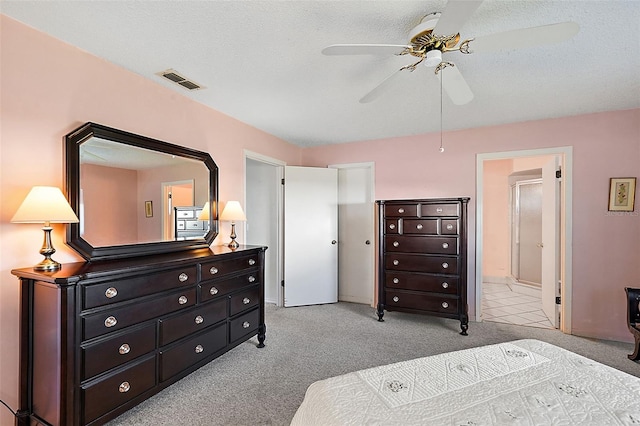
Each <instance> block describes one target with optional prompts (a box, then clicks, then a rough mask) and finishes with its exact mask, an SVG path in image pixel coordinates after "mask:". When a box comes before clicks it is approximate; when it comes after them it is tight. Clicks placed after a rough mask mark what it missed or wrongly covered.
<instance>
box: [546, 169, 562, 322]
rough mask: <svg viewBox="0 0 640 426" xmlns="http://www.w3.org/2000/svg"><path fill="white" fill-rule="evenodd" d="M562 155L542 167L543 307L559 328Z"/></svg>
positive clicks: (550, 319)
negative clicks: (560, 179) (558, 176)
mask: <svg viewBox="0 0 640 426" xmlns="http://www.w3.org/2000/svg"><path fill="white" fill-rule="evenodd" d="M558 163H559V161H558V157H556V156H554V157H553V159H551V160H550V161H548V162H547V163H546V164H545V165H544V166H543V167H542V310H543V311H544V313H545V315H546V316H547V317H548V318H549V321H551V325H553V326H554V327H556V328H558V326H559V324H558V312H559V308H560V306H559V305H557V304H556V296H560V280H559V278H560V262H559V258H558V255H559V253H560V237H559V235H560V226H559V223H560V220H559V218H560V188H559V186H560V181H559V180H558V179H557V178H556V170H558Z"/></svg>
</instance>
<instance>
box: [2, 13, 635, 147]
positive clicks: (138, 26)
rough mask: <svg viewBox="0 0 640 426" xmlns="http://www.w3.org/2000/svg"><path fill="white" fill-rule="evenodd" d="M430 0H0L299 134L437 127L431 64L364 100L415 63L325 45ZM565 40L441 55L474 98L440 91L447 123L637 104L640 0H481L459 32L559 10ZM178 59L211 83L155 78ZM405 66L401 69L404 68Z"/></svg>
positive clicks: (395, 31)
mask: <svg viewBox="0 0 640 426" xmlns="http://www.w3.org/2000/svg"><path fill="white" fill-rule="evenodd" d="M445 3H446V2H445V1H444V0H428V1H382V0H380V1H153V2H150V1H4V0H3V1H2V2H1V3H0V11H1V12H2V13H3V14H5V15H8V16H10V17H12V18H14V19H16V20H18V21H21V22H23V23H25V24H27V25H29V26H31V27H34V28H36V29H38V30H41V31H43V32H45V33H48V34H50V35H52V36H53V37H56V38H58V39H61V40H63V41H65V42H67V43H70V44H72V45H75V46H77V47H79V48H81V49H83V50H86V51H88V52H90V53H92V54H94V55H96V56H98V57H101V58H104V59H106V60H107V61H110V62H113V63H115V64H118V65H120V66H122V67H124V68H126V69H129V70H131V71H133V72H135V73H137V74H140V75H142V76H144V77H146V78H149V79H151V80H153V81H156V82H157V83H158V84H161V85H165V86H167V87H170V88H171V89H172V90H175V91H176V92H178V93H181V94H183V95H184V96H187V97H189V98H191V99H194V100H195V101H197V102H200V103H202V104H206V105H209V106H210V107H212V108H214V109H216V110H219V111H221V112H223V113H225V114H227V115H230V116H232V117H235V118H237V119H238V120H240V121H242V122H245V123H248V124H250V125H252V126H254V127H256V128H259V129H262V130H264V131H266V132H268V133H271V134H273V135H275V136H278V137H280V138H282V139H284V140H286V141H288V142H291V143H294V144H297V145H300V146H314V145H323V144H331V143H344V142H350V141H358V140H369V139H379V138H387V137H393V136H405V135H413V134H421V133H428V132H438V131H440V110H441V105H440V86H439V83H438V80H437V79H434V78H433V75H432V74H431V73H432V71H430V70H429V69H428V68H426V67H419V68H418V70H417V71H415V72H413V73H406V74H407V75H403V77H405V78H403V79H402V81H401V82H400V84H399V85H398V86H397V89H396V91H394V92H391V93H386V94H384V95H383V96H382V97H381V98H379V99H378V100H376V101H374V102H371V103H368V104H361V103H359V102H358V101H359V99H360V98H361V97H362V96H363V95H365V94H366V93H368V92H369V91H370V90H371V89H372V88H373V87H375V86H376V85H377V84H379V83H380V82H381V81H382V80H384V79H385V78H386V77H387V76H389V75H390V74H392V73H393V72H395V71H396V70H397V69H399V68H400V67H401V66H403V65H407V64H409V63H411V62H412V59H413V58H407V57H394V56H390V57H377V56H324V55H322V54H321V53H320V52H321V50H322V49H323V48H324V47H326V46H328V45H331V44H337V43H385V44H405V43H406V42H407V33H408V32H409V30H411V28H413V27H414V26H415V25H416V24H418V22H419V20H420V18H422V16H424V15H426V14H428V13H432V12H437V11H442V10H444V6H445ZM564 21H574V22H576V23H578V24H579V25H580V32H579V33H578V34H577V35H576V36H575V37H573V38H572V39H570V40H568V41H565V42H563V43H560V44H556V45H552V46H545V47H536V48H529V49H521V50H510V51H504V52H499V53H483V54H480V53H478V54H471V55H462V54H461V53H459V52H450V53H447V54H445V55H444V56H445V59H447V60H450V61H452V62H454V63H455V64H456V65H457V66H458V68H459V69H460V71H461V73H462V74H463V75H464V77H465V79H466V81H467V83H468V85H469V86H470V88H471V90H472V91H473V93H474V95H475V98H474V99H473V101H472V102H471V103H469V104H467V105H463V106H456V105H453V104H452V103H451V101H450V100H449V99H448V98H447V97H446V95H445V98H444V100H443V104H442V111H443V118H442V125H443V128H444V130H454V129H463V128H473V127H481V126H488V125H496V124H504V123H510V122H520V121H527V120H537V119H545V118H552V117H561V116H570V115H577V114H584V113H590V112H600V111H610V110H623V109H630V108H638V107H640V1H639V0H633V1H615V0H608V1H591V0H582V1H566V0H555V1H533V0H517V1H505V0H500V1H496V0H485V1H484V2H483V3H482V4H481V5H480V7H479V8H478V9H477V10H476V11H475V13H474V14H473V15H472V16H471V18H470V19H469V20H468V21H467V23H466V24H465V25H464V26H463V27H462V28H461V30H460V33H461V36H462V38H463V39H465V38H472V37H479V36H482V35H487V34H491V33H496V32H502V31H508V30H512V29H517V28H526V27H532V26H538V25H545V24H551V23H556V22H564ZM168 68H173V69H175V70H177V71H178V72H180V73H181V74H183V75H185V76H186V77H188V78H190V79H192V80H194V81H195V82H197V83H199V84H201V85H203V86H205V87H206V89H204V90H200V91H192V92H190V91H188V90H186V89H184V88H182V87H180V86H177V85H175V84H173V83H171V82H169V81H166V80H164V79H162V78H161V77H159V76H157V75H156V73H157V72H159V71H163V70H166V69H168ZM403 74H404V73H403Z"/></svg>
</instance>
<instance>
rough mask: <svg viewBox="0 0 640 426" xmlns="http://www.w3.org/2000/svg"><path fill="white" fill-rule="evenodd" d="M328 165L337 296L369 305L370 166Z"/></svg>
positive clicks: (372, 285) (371, 285)
mask: <svg viewBox="0 0 640 426" xmlns="http://www.w3.org/2000/svg"><path fill="white" fill-rule="evenodd" d="M330 167H336V168H337V169H338V222H339V224H340V226H339V231H338V236H339V239H338V241H339V250H338V259H339V260H338V265H339V266H338V300H341V301H345V302H352V303H364V304H367V305H373V296H374V292H375V282H374V255H375V253H374V251H375V249H374V232H375V229H374V228H375V226H374V223H373V222H374V212H375V209H374V202H373V169H372V167H373V166H372V164H342V165H336V166H330Z"/></svg>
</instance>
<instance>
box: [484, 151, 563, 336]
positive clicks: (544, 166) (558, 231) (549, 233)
mask: <svg viewBox="0 0 640 426" xmlns="http://www.w3.org/2000/svg"><path fill="white" fill-rule="evenodd" d="M535 161H537V163H538V164H539V165H538V166H536V167H526V166H524V165H526V164H529V165H530V164H531V163H532V162H534V163H535ZM490 162H493V163H494V164H493V165H495V166H496V167H494V168H493V170H494V172H495V170H496V169H500V166H501V165H502V166H503V170H501V171H499V173H494V174H491V171H492V167H490V164H491V163H490ZM514 165H517V166H514ZM536 168H537V169H541V170H542V173H543V176H542V178H543V179H542V180H543V185H545V186H544V187H543V188H542V192H543V194H546V195H543V197H542V198H543V200H542V202H543V203H544V204H545V206H546V208H545V207H543V210H544V211H547V212H551V213H546V214H544V215H543V217H542V219H540V220H541V221H542V222H543V225H542V226H543V228H546V230H545V231H543V233H542V234H543V235H542V237H541V239H540V237H539V236H538V232H537V230H536V231H535V234H536V236H535V237H534V238H535V239H538V241H535V242H533V247H530V248H531V249H533V250H534V254H535V251H536V250H537V251H540V250H542V253H543V255H542V265H543V266H542V274H541V275H542V276H541V277H540V278H539V275H540V274H539V273H538V272H535V273H534V274H529V272H526V273H525V275H527V277H528V279H524V280H522V281H523V282H524V281H529V283H525V284H527V285H528V284H532V283H535V281H537V280H540V281H541V282H542V289H540V290H538V291H537V294H538V295H540V297H542V299H543V300H542V302H545V303H543V305H544V304H546V306H543V308H544V309H543V312H547V314H548V315H547V316H548V317H550V318H551V321H550V322H551V323H552V325H554V326H555V328H559V329H560V330H561V331H563V332H565V333H570V332H571V303H570V301H571V223H570V220H568V219H567V218H570V217H571V187H572V185H571V173H572V148H571V147H561V148H551V149H539V150H528V151H511V152H502V153H489V154H479V155H478V156H477V175H476V177H477V211H476V217H477V231H476V286H475V299H476V311H475V319H476V321H482V320H483V310H484V309H485V307H486V305H485V306H483V303H482V301H483V296H487V293H489V292H491V291H494V290H496V289H499V291H503V290H505V288H506V287H507V284H510V283H513V282H514V281H515V280H513V278H512V275H511V272H512V267H515V269H518V268H520V267H521V266H520V263H519V261H520V260H522V259H517V258H515V257H517V253H520V256H521V257H522V256H523V255H524V253H523V252H522V251H514V256H512V255H511V252H512V250H511V249H512V240H511V237H512V229H511V226H510V225H509V224H510V223H511V220H512V219H513V218H514V217H513V216H514V215H513V211H512V210H510V209H509V207H508V206H509V199H510V198H511V196H512V195H513V193H512V192H511V191H512V186H511V185H509V184H507V183H506V182H505V181H504V176H509V175H512V174H514V170H516V171H519V170H520V171H521V170H527V169H536ZM560 170H561V171H560ZM556 171H558V172H557V173H558V174H556ZM500 174H501V175H502V177H501V176H498V175H500ZM522 174H526V173H522ZM545 175H546V176H547V178H546V179H545ZM496 176H498V177H501V180H496ZM529 177H531V176H529ZM511 179H512V180H511V182H509V183H510V184H513V183H515V178H514V177H513V176H512V177H511ZM520 180H526V179H523V177H521V178H520ZM544 181H546V182H547V184H545V183H544ZM498 182H499V184H498ZM549 182H550V184H549ZM531 185H535V184H534V182H531ZM546 185H548V186H546ZM498 186H499V189H500V190H501V191H502V195H501V197H502V200H503V201H500V199H501V198H500V196H496V195H495V193H492V191H494V190H497V189H496V188H498ZM523 188H525V187H524V186H523V187H522V188H521V189H523ZM526 189H530V190H534V191H535V190H536V189H537V188H536V187H535V186H529V187H526ZM526 189H525V191H526ZM498 207H499V208H498ZM497 208H498V210H499V211H500V213H499V214H496V209H497ZM533 220H534V222H536V221H537V220H538V219H533ZM505 224H507V225H506V228H507V229H508V231H506V230H505ZM536 227H537V225H536V226H530V224H529V225H527V231H529V230H530V229H529V228H536ZM496 235H501V237H500V238H501V239H500V238H496ZM534 238H532V240H533V239H534ZM528 249H529V248H528ZM528 249H527V250H528ZM534 257H537V256H534ZM496 265H497V266H496ZM522 272H523V271H520V270H518V271H517V274H519V275H522ZM545 282H546V283H548V285H546V286H545V285H544V283H545ZM499 286H504V287H500V288H499ZM545 287H546V290H544V289H545ZM532 289H534V290H535V287H534V286H528V287H525V288H519V289H518V290H520V291H519V292H517V293H515V292H512V289H511V288H507V290H508V291H511V292H512V294H511V295H508V294H504V293H503V294H502V295H501V296H508V297H511V301H512V302H521V301H522V300H523V299H527V298H528V297H530V294H528V290H532ZM533 294H535V293H533ZM489 298H490V299H494V300H496V299H497V298H498V295H496V294H492V295H490V296H489ZM485 299H486V297H485ZM546 299H549V301H546ZM500 302H501V303H502V301H500ZM556 302H560V303H559V304H558V305H556ZM503 306H506V305H503ZM537 308H538V310H537V314H539V315H543V313H542V312H541V311H540V310H539V308H540V303H538V305H537ZM507 310H513V308H511V307H509V308H507ZM531 317H532V316H531ZM505 322H508V321H505ZM511 323H516V324H517V323H519V322H518V321H513V322H511ZM520 324H522V325H525V324H524V322H523V321H521V322H520Z"/></svg>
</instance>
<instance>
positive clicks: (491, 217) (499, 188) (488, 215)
mask: <svg viewBox="0 0 640 426" xmlns="http://www.w3.org/2000/svg"><path fill="white" fill-rule="evenodd" d="M512 171H513V160H511V159H509V160H492V161H486V162H485V163H484V178H483V179H484V180H483V188H484V194H483V195H484V197H483V200H484V203H483V205H484V221H483V224H482V227H483V229H482V235H483V247H482V250H483V257H482V261H483V265H482V275H483V276H485V277H502V278H504V277H507V276H509V275H510V270H511V268H510V267H509V259H510V254H509V252H510V250H509V248H510V247H511V240H510V231H509V181H508V176H509V175H510V174H511V172H512Z"/></svg>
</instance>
